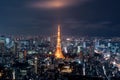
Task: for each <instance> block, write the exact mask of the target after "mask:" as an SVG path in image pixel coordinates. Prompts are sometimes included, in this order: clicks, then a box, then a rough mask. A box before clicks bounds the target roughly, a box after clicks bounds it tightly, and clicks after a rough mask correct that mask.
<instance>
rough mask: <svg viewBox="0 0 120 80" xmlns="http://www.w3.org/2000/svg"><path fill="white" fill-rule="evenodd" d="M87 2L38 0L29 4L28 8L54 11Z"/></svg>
mask: <svg viewBox="0 0 120 80" xmlns="http://www.w3.org/2000/svg"><path fill="white" fill-rule="evenodd" d="M88 1H90V0H39V1H35V2H32V3H30V7H32V8H42V9H55V8H64V7H69V6H73V5H78V4H83V3H85V2H88Z"/></svg>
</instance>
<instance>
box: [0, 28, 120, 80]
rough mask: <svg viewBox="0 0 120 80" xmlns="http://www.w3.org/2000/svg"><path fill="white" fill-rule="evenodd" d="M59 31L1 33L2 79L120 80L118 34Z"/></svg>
mask: <svg viewBox="0 0 120 80" xmlns="http://www.w3.org/2000/svg"><path fill="white" fill-rule="evenodd" d="M60 34H61V33H60V26H58V33H57V35H54V36H48V37H47V36H46V37H45V36H28V37H24V36H19V37H12V36H11V37H10V36H9V37H7V36H1V37H0V53H1V54H0V79H2V80H7V79H9V80H73V79H76V80H78V79H82V80H93V79H99V80H119V78H120V38H119V37H114V38H107V37H79V38H77V37H74V36H73V37H67V36H65V37H64V36H62V37H61V36H60ZM57 49H58V51H57ZM56 54H57V55H56Z"/></svg>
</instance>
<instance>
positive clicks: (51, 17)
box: [0, 0, 120, 37]
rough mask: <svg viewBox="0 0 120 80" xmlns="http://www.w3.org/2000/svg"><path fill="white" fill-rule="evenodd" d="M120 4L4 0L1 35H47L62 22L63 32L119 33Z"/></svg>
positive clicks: (78, 0) (0, 4)
mask: <svg viewBox="0 0 120 80" xmlns="http://www.w3.org/2000/svg"><path fill="white" fill-rule="evenodd" d="M119 3H120V1H119V0H115V1H114V0H97V1H96V0H57V1H56V0H44V1H43V0H34V1H32V0H31V1H30V0H20V1H19V0H16V1H14V0H11V1H9V0H4V1H3V0H1V1H0V12H1V13H0V34H11V35H16V34H18V35H19V34H21V35H31V34H32V35H36V34H38V35H39V34H43V35H47V34H53V31H56V29H57V25H58V24H60V25H61V27H62V34H68V35H79V36H107V37H109V36H110V37H114V36H120V31H119V29H120V15H119V14H120V11H119V9H120V5H119ZM43 4H44V5H43ZM48 4H49V5H48Z"/></svg>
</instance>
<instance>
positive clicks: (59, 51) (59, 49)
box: [55, 25, 65, 59]
mask: <svg viewBox="0 0 120 80" xmlns="http://www.w3.org/2000/svg"><path fill="white" fill-rule="evenodd" d="M55 58H57V59H58V58H62V59H64V58H65V57H64V56H63V54H62V49H61V38H60V25H58V33H57V46H56V52H55Z"/></svg>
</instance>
